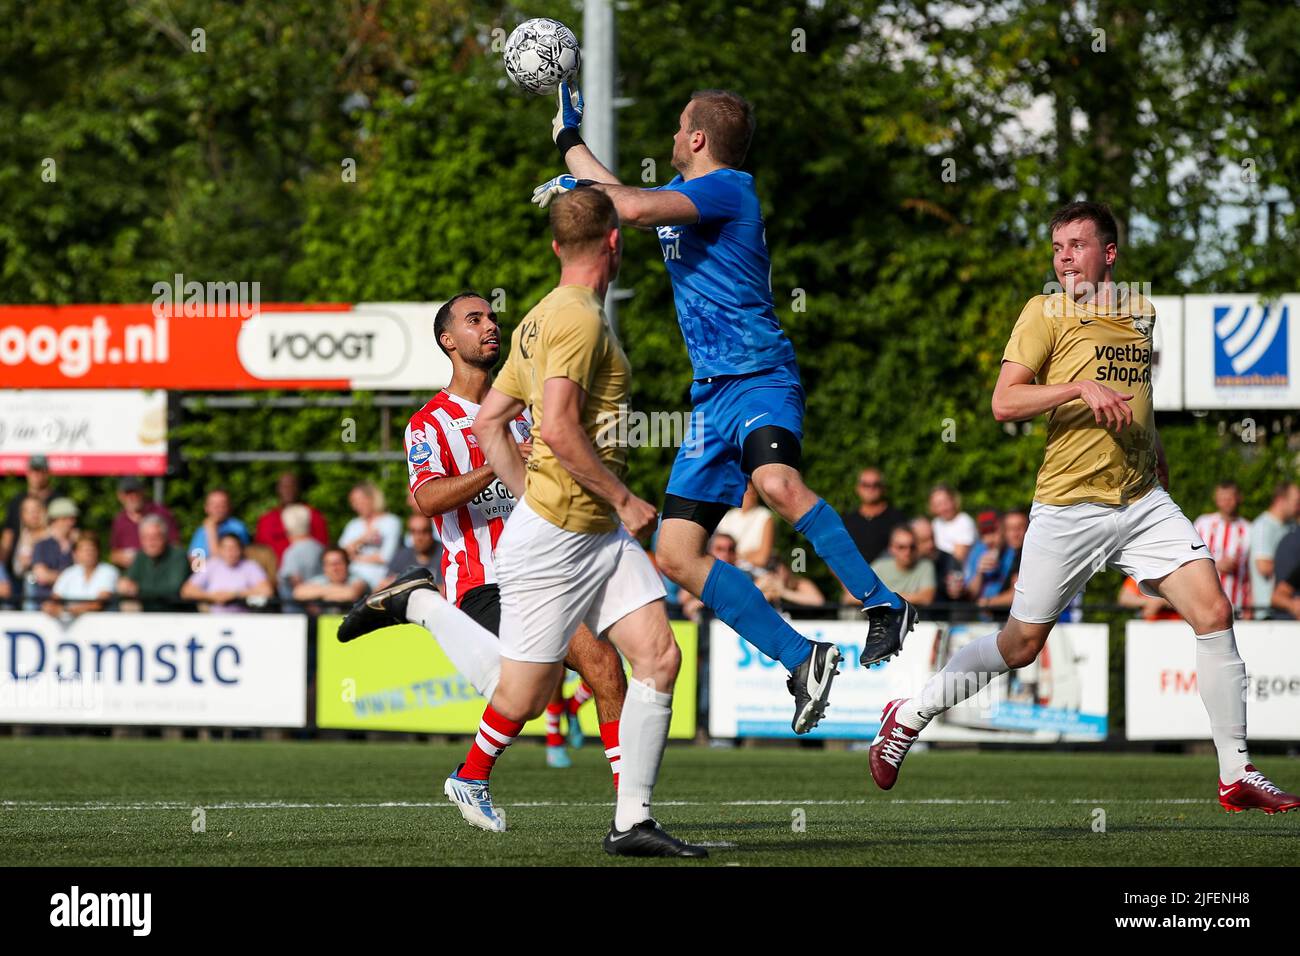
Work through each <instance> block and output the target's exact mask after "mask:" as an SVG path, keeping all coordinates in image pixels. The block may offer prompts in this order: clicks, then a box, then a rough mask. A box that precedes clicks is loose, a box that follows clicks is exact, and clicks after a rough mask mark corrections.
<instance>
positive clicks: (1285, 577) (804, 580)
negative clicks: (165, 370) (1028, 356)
mask: <svg viewBox="0 0 1300 956" xmlns="http://www.w3.org/2000/svg"><path fill="white" fill-rule="evenodd" d="M855 490H856V493H857V498H858V502H859V503H858V507H857V508H855V509H854V510H852V511H849V512H846V513H844V514H843V515H842V518H843V520H844V525H845V528H846V529H847V530H848V532H849V535H850V537H852V539H853V541H854V543H855V544H856V545H857V548H858V550H859V552H860V553H861V554H862V557H863V558H864V559H865V560H866V561H867V562H868V563H869V564H870V565H871V567H872V569H873V570H874V571H875V572H876V574H877V575H878V576H879V577H880V579H881V580H882V581H884V583H885V584H886V585H887V586H888V587H890V588H891V589H893V590H894V591H897V592H898V593H899V594H901V595H902V596H903V597H905V598H906V599H907V600H908V601H910V602H911V603H912V604H914V605H916V606H917V607H920V608H943V607H945V606H953V605H961V606H962V607H964V608H969V607H970V606H972V605H974V606H976V607H978V608H980V609H983V610H985V611H987V612H989V613H994V612H996V611H999V610H1000V611H1003V612H1005V611H1006V610H1007V609H1008V608H1010V606H1011V602H1012V598H1013V597H1014V595H1015V586H1016V581H1017V578H1018V576H1019V573H1020V561H1021V555H1022V551H1023V548H1024V542H1025V535H1026V532H1027V531H1028V529H1029V520H1030V516H1029V512H1028V511H1027V510H1022V509H1013V510H1011V511H1006V512H999V511H995V510H992V509H985V510H979V511H977V512H975V514H974V515H971V514H969V513H967V512H966V511H963V510H962V501H961V496H960V494H959V493H958V492H957V490H956V489H954V488H953V487H951V486H950V485H947V484H938V485H935V486H934V487H933V488H932V489H931V490H930V493H929V496H928V499H927V508H926V513H925V514H920V515H908V514H906V513H904V512H903V511H901V510H900V509H898V508H897V507H895V506H894V505H893V504H892V503H891V501H890V498H889V491H888V488H887V486H886V482H885V476H884V474H883V473H882V472H881V471H880V469H878V468H874V467H869V468H865V469H863V470H862V472H861V473H860V474H859V475H858V478H857V485H856V489H855ZM275 497H276V503H275V505H274V506H273V507H271V508H269V509H268V510H267V511H265V512H264V513H263V514H261V515H259V516H258V517H257V518H256V520H255V521H253V522H252V523H251V527H252V529H253V530H252V531H251V532H250V530H249V529H250V524H249V523H246V522H245V521H244V520H243V518H241V517H240V515H239V514H237V513H236V510H235V508H234V505H233V503H232V501H231V498H230V495H229V493H228V492H227V491H226V490H225V489H223V488H213V489H211V490H209V491H208V492H207V494H206V496H205V497H204V502H203V519H202V521H201V522H200V523H199V524H198V526H197V527H194V528H193V529H182V528H181V527H180V526H179V525H178V523H177V521H176V518H175V516H174V515H173V514H172V513H171V511H169V510H168V508H167V507H166V506H165V505H163V504H162V503H160V502H156V501H153V500H152V499H151V498H150V496H149V494H148V492H147V490H146V487H145V485H144V483H143V482H142V481H140V480H139V479H138V478H134V477H125V478H122V479H121V480H120V481H119V482H118V484H117V499H118V504H119V506H120V509H119V510H118V512H117V514H116V515H115V517H114V518H113V521H112V524H111V526H110V527H109V529H108V535H107V539H104V538H103V537H101V535H102V530H97V529H93V528H86V527H83V526H82V525H81V523H80V518H81V509H80V508H79V506H78V504H77V502H76V501H75V500H74V499H73V498H72V497H71V496H70V495H69V494H68V493H67V492H66V491H64V490H63V489H62V488H60V487H59V486H58V485H57V484H56V483H55V482H54V480H53V479H52V477H51V475H50V470H49V464H48V462H47V461H46V459H45V458H44V457H43V456H40V455H36V456H33V457H32V458H31V459H30V461H29V463H28V468H27V472H26V488H25V489H24V490H23V491H22V492H20V493H19V494H17V495H15V496H14V497H13V498H12V499H11V500H10V501H9V502H8V503H7V505H6V508H5V512H4V524H3V529H2V530H0V606H7V607H17V608H22V609H25V610H44V611H46V612H47V613H50V614H54V615H58V616H62V617H65V618H68V617H73V616H76V615H78V614H81V613H84V612H86V611H93V610H101V609H104V608H107V607H115V608H120V609H122V610H132V611H162V610H178V609H193V608H195V607H198V608H199V609H201V610H205V611H210V612H212V613H223V614H229V613H243V612H247V611H248V610H249V609H250V608H261V607H270V608H275V607H278V608H281V609H285V610H309V611H319V610H322V609H326V608H329V609H336V608H338V607H340V606H346V605H349V604H351V603H352V602H353V601H355V600H357V599H358V598H360V597H362V596H363V595H365V594H367V593H369V592H370V591H372V590H374V589H376V588H379V587H383V586H385V585H386V584H388V583H389V582H390V581H391V580H393V578H394V577H396V575H397V574H398V573H399V572H401V571H402V570H404V569H405V568H407V567H410V566H411V565H415V564H418V565H423V566H424V567H427V568H429V569H430V570H431V571H432V572H433V573H434V575H435V576H440V564H441V544H440V542H439V541H438V540H437V537H436V535H435V533H434V528H433V524H432V522H431V521H430V519H429V518H428V517H426V516H425V515H423V514H422V513H421V512H420V511H419V509H418V508H417V507H416V506H415V504H414V501H412V500H409V497H408V501H407V508H406V511H407V514H406V516H405V518H402V517H399V516H398V515H396V514H393V513H391V512H390V511H388V510H387V507H386V503H385V501H384V495H383V493H382V492H381V491H380V490H379V489H378V488H377V487H376V486H375V485H373V484H371V483H369V482H361V483H358V484H357V485H355V486H354V487H353V488H352V489H351V491H350V492H349V494H348V504H349V506H350V507H351V509H352V511H353V513H354V517H353V518H352V519H351V520H350V521H348V522H347V524H346V525H345V526H344V528H343V530H342V533H341V534H340V535H339V537H338V538H337V540H332V539H331V538H330V534H329V528H328V524H327V522H326V519H325V517H324V515H322V514H321V513H320V512H319V511H317V510H316V509H315V508H313V507H311V506H310V505H308V504H306V503H305V502H303V501H302V500H301V497H302V495H301V485H300V481H299V478H298V476H297V475H296V474H294V473H293V472H285V473H283V474H281V475H280V476H279V477H278V479H277V480H276V483H275ZM1241 500H1242V495H1241V490H1240V489H1239V488H1238V486H1237V485H1236V483H1234V482H1231V481H1222V482H1220V483H1219V484H1218V485H1217V486H1216V487H1215V490H1214V510H1213V511H1210V512H1207V513H1206V514H1203V515H1201V516H1200V517H1198V518H1197V519H1196V521H1195V526H1196V530H1197V531H1198V533H1199V534H1200V535H1201V538H1202V539H1203V540H1204V541H1205V543H1206V546H1207V553H1208V556H1209V557H1210V558H1212V559H1213V560H1214V562H1215V565H1216V567H1217V570H1218V573H1219V578H1220V580H1221V581H1222V583H1223V587H1224V591H1225V593H1226V594H1227V595H1228V597H1229V599H1230V600H1231V601H1232V604H1233V606H1234V608H1235V609H1236V612H1237V615H1238V617H1239V618H1242V619H1247V618H1251V617H1254V618H1268V617H1271V618H1300V529H1298V528H1297V524H1296V521H1297V516H1298V515H1300V487H1297V485H1296V484H1295V483H1293V482H1289V481H1286V482H1280V483H1279V484H1278V485H1277V486H1276V487H1275V488H1274V489H1273V494H1272V499H1271V502H1270V504H1269V506H1268V508H1267V509H1265V510H1264V511H1263V512H1262V513H1261V514H1259V515H1258V516H1257V517H1255V518H1254V520H1253V521H1251V520H1247V519H1246V518H1245V517H1243V516H1242V515H1241V513H1240V509H1241ZM183 531H188V536H187V537H186V538H185V539H184V540H185V541H186V542H187V544H186V545H185V546H184V547H183V546H182V545H181V541H182V533H183ZM775 540H776V522H775V517H774V515H773V514H772V512H771V511H769V510H768V509H767V508H765V507H764V506H763V505H762V503H761V501H760V500H759V497H758V494H757V493H756V492H755V490H754V488H753V486H752V485H751V486H750V487H749V488H747V489H746V492H745V496H744V500H743V502H742V504H741V505H740V507H738V508H733V509H731V510H730V511H729V512H728V513H727V514H726V515H725V516H724V517H723V519H722V521H721V523H719V525H718V527H717V530H716V531H715V532H714V534H713V536H712V537H711V538H710V540H709V543H708V549H709V553H710V554H712V555H713V556H714V557H715V558H717V559H718V560H720V561H726V562H727V563H728V564H732V565H735V566H736V567H738V568H740V569H741V570H743V571H745V572H746V573H747V574H749V575H750V576H751V577H752V578H753V580H754V582H755V584H756V586H757V587H758V588H759V590H760V591H761V592H762V593H763V595H764V596H765V597H766V598H767V599H768V600H769V601H770V602H771V603H773V604H774V605H777V606H780V607H782V608H785V609H797V608H822V607H824V606H826V605H827V603H828V599H827V596H826V595H825V594H823V592H822V590H821V589H820V588H819V587H818V586H817V585H816V583H814V582H813V581H812V580H811V579H810V578H808V577H806V576H804V575H803V574H801V573H800V572H803V571H804V570H806V567H805V564H804V562H805V561H806V557H805V552H802V551H796V552H795V553H794V554H793V555H792V562H791V563H786V562H785V561H784V560H782V558H781V557H780V556H779V555H778V554H777V552H776V548H775ZM105 546H106V550H105ZM666 583H667V585H668V588H669V597H670V599H671V600H673V601H675V602H677V603H678V604H679V605H680V606H681V609H682V612H683V614H684V615H685V616H686V617H688V618H692V619H694V618H698V616H699V614H700V613H701V610H702V605H701V602H700V599H699V597H698V596H696V595H692V594H688V593H686V592H684V591H679V590H678V589H677V588H676V587H675V586H674V585H672V584H671V583H670V582H666ZM838 598H839V603H840V604H842V605H844V606H852V605H855V604H856V603H857V602H856V601H855V600H854V599H853V597H852V596H851V595H850V594H848V592H847V591H844V590H843V589H841V593H840V594H839V596H838ZM831 600H834V599H833V598H832V599H831ZM1080 602H1081V597H1080V598H1077V599H1076V606H1077V605H1078V604H1079V603H1080ZM1115 602H1116V603H1118V604H1120V605H1121V606H1124V607H1128V608H1132V609H1133V610H1134V612H1135V613H1138V614H1140V615H1142V616H1143V617H1145V618H1148V619H1160V618H1170V617H1174V618H1176V617H1177V615H1176V614H1175V613H1174V611H1173V609H1172V608H1170V607H1169V606H1168V604H1166V603H1165V602H1164V601H1163V600H1162V599H1161V598H1160V597H1158V596H1155V595H1151V594H1147V593H1146V592H1144V591H1143V590H1142V589H1141V588H1140V587H1139V584H1138V582H1136V581H1133V580H1131V579H1130V580H1127V581H1125V582H1124V585H1123V587H1122V588H1121V589H1120V592H1119V594H1118V595H1116V596H1115Z"/></svg>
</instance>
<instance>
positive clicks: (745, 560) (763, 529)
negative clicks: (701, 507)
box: [717, 481, 776, 568]
mask: <svg viewBox="0 0 1300 956" xmlns="http://www.w3.org/2000/svg"><path fill="white" fill-rule="evenodd" d="M717 531H718V533H720V534H725V535H729V536H730V537H731V538H732V540H734V541H735V542H736V554H737V561H736V563H737V564H742V565H746V564H747V565H749V566H750V567H751V568H764V567H767V563H768V561H770V560H771V559H772V544H773V542H774V541H775V540H776V521H775V520H774V519H773V517H772V512H770V511H768V510H767V509H766V508H764V507H763V504H762V502H760V501H759V499H758V492H757V491H756V490H754V483H753V482H752V481H751V482H750V483H749V484H747V485H745V497H744V498H743V499H741V502H740V507H739V508H732V509H731V510H730V511H728V512H727V513H726V514H724V515H723V516H722V520H721V521H719V522H718V527H717Z"/></svg>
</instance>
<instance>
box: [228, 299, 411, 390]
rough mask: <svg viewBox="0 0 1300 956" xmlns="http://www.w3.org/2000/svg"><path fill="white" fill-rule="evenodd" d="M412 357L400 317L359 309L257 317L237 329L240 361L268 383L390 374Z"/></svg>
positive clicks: (248, 369) (408, 337)
mask: <svg viewBox="0 0 1300 956" xmlns="http://www.w3.org/2000/svg"><path fill="white" fill-rule="evenodd" d="M410 352H411V336H410V334H409V333H408V331H407V328H406V325H405V324H404V323H403V322H402V321H401V320H400V319H399V318H397V316H395V315H388V314H384V313H382V312H376V311H373V310H371V309H363V308H361V307H358V308H356V309H354V310H353V311H351V312H343V313H319V312H317V313H312V312H304V313H294V312H280V313H270V314H267V315H259V316H257V317H255V318H252V319H249V320H248V321H247V322H245V323H244V324H243V327H242V328H241V329H240V330H239V359H240V362H241V363H242V364H243V366H244V368H245V369H246V370H247V371H248V372H249V374H251V375H254V376H256V377H257V378H260V379H264V380H268V381H274V380H276V379H284V378H297V377H303V378H323V379H328V378H336V379H344V380H351V379H353V378H358V377H372V378H374V377H382V376H386V375H392V374H394V373H395V372H396V371H398V369H400V368H401V367H402V365H403V364H404V363H405V361H406V357H407V356H408V355H409V354H410Z"/></svg>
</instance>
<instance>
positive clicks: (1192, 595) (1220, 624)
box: [1144, 559, 1300, 814]
mask: <svg viewBox="0 0 1300 956" xmlns="http://www.w3.org/2000/svg"><path fill="white" fill-rule="evenodd" d="M1144 583H1146V584H1147V585H1148V586H1152V587H1154V588H1155V590H1157V591H1159V593H1160V595H1161V596H1162V597H1164V598H1165V600H1167V601H1168V602H1169V603H1170V604H1172V605H1173V606H1174V610H1176V611H1177V612H1178V613H1179V614H1181V615H1182V616H1183V617H1184V618H1185V619H1186V620H1187V623H1188V624H1190V625H1191V626H1192V630H1193V631H1194V632H1195V633H1196V686H1197V689H1198V690H1199V691H1200V693H1201V702H1202V703H1203V704H1205V710H1206V713H1208V714H1209V715H1210V733H1211V735H1212V736H1213V737H1214V750H1215V753H1216V754H1217V755H1218V758H1219V788H1218V790H1219V805H1220V806H1221V807H1223V809H1224V810H1226V811H1228V812H1229V813H1240V812H1241V811H1242V810H1262V811H1264V812H1265V813H1269V814H1272V813H1287V812H1289V811H1291V810H1297V809H1300V796H1296V795H1295V794H1293V793H1287V792H1286V791H1285V790H1283V789H1282V788H1281V787H1278V786H1276V785H1275V784H1274V783H1273V782H1272V781H1271V780H1269V779H1268V778H1267V777H1265V776H1264V775H1263V774H1262V773H1260V772H1259V771H1258V770H1256V769H1255V765H1254V764H1253V763H1252V762H1251V759H1250V749H1249V747H1248V746H1247V744H1246V687H1247V679H1246V664H1245V662H1244V661H1243V660H1242V659H1241V654H1240V653H1238V651H1237V638H1236V636H1235V634H1234V632H1233V629H1232V623H1233V621H1232V604H1231V603H1230V602H1229V601H1228V598H1227V595H1225V594H1224V593H1223V588H1222V586H1221V584H1220V582H1219V576H1218V573H1217V572H1216V570H1215V567H1214V562H1212V561H1209V560H1206V559H1200V560H1196V561H1191V562H1188V563H1187V564H1184V565H1182V566H1181V567H1179V568H1178V569H1177V570H1175V571H1173V572H1171V573H1170V574H1168V575H1166V576H1165V577H1163V578H1159V579H1156V580H1152V581H1147V582H1144Z"/></svg>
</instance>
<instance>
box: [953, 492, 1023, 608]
mask: <svg viewBox="0 0 1300 956" xmlns="http://www.w3.org/2000/svg"><path fill="white" fill-rule="evenodd" d="M976 527H977V528H978V529H979V535H980V537H979V540H978V541H976V542H975V544H974V546H973V547H972V548H971V549H970V553H969V554H967V556H966V563H965V569H964V571H965V575H966V599H967V600H969V601H982V600H984V599H986V598H992V597H995V596H997V595H998V594H1001V593H1002V592H1003V591H1004V590H1006V587H1007V582H1008V581H1010V580H1011V567H1012V565H1013V564H1014V563H1015V558H1016V556H1015V553H1014V552H1013V551H1012V550H1011V549H1010V548H1008V547H1007V546H1006V539H1005V537H1004V536H1003V533H1002V519H1001V518H999V517H998V513H997V512H996V511H981V512H980V514H979V518H978V519H976Z"/></svg>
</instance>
